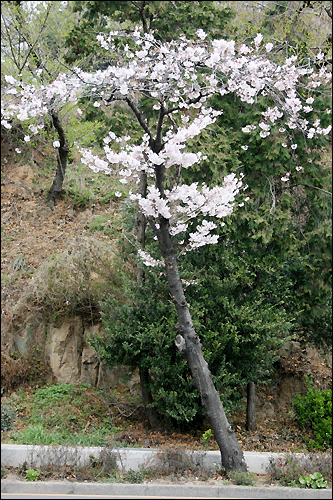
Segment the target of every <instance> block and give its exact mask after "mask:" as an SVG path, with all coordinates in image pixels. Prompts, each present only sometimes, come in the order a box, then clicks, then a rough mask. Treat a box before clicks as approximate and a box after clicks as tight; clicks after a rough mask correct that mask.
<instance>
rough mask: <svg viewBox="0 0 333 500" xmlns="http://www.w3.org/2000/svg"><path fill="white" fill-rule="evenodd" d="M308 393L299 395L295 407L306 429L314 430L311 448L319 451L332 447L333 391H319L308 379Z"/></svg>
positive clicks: (298, 417)
mask: <svg viewBox="0 0 333 500" xmlns="http://www.w3.org/2000/svg"><path fill="white" fill-rule="evenodd" d="M306 385H307V388H308V392H307V393H306V394H305V395H304V396H301V395H300V394H297V395H296V396H295V397H294V399H293V403H294V407H295V411H296V415H297V419H298V421H299V423H300V424H301V425H303V426H304V427H309V428H311V429H313V432H314V435H315V441H314V442H311V443H310V446H311V447H313V448H317V449H319V450H323V449H327V448H331V447H332V390H331V389H326V390H324V391H319V390H317V389H316V388H314V387H312V385H311V379H310V378H307V379H306Z"/></svg>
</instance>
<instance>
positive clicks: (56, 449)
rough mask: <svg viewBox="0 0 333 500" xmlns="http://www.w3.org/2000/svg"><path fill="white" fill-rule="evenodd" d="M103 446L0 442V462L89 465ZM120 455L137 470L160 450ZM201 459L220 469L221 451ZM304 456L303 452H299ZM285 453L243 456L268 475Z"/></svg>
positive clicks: (247, 453)
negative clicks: (272, 463)
mask: <svg viewBox="0 0 333 500" xmlns="http://www.w3.org/2000/svg"><path fill="white" fill-rule="evenodd" d="M102 449H103V448H102V447H80V446H78V447H67V446H37V445H36V446H35V445H23V444H1V465H2V466H11V467H20V466H21V465H22V464H23V463H24V462H27V464H28V466H32V465H33V466H34V467H40V466H41V465H46V464H47V463H50V462H51V463H52V462H53V461H55V460H56V461H57V462H58V463H59V464H68V465H70V464H73V463H76V464H78V465H85V464H88V463H89V461H90V458H89V457H90V456H91V455H93V456H94V458H96V459H98V458H99V455H100V452H101V450H102ZM113 451H114V452H115V453H116V456H117V462H118V466H119V467H120V468H121V469H122V470H124V472H126V471H128V470H129V469H132V470H138V469H139V466H140V465H146V466H147V465H149V464H150V463H152V462H153V461H154V458H155V457H156V455H157V453H158V452H159V451H160V449H153V448H118V449H114V450H113ZM192 453H193V454H194V455H195V454H197V456H198V458H201V459H202V465H203V467H204V468H206V469H208V470H211V469H213V470H214V469H216V468H219V466H220V464H221V455H220V452H219V451H207V452H192ZM299 455H302V454H299ZM283 456H284V453H265V452H263V453H260V452H255V451H245V452H244V457H245V461H246V463H247V465H248V471H249V472H255V473H257V474H265V472H266V467H267V466H268V464H269V458H270V457H275V458H278V457H283Z"/></svg>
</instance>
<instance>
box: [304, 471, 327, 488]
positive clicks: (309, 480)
mask: <svg viewBox="0 0 333 500" xmlns="http://www.w3.org/2000/svg"><path fill="white" fill-rule="evenodd" d="M299 482H300V484H301V488H312V489H314V490H316V489H318V488H327V481H326V480H325V479H324V478H323V476H322V475H321V474H320V472H314V473H313V474H310V475H309V476H301V477H300V478H299Z"/></svg>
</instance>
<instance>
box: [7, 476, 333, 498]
mask: <svg viewBox="0 0 333 500" xmlns="http://www.w3.org/2000/svg"><path fill="white" fill-rule="evenodd" d="M9 498H12V499H14V498H15V499H27V500H30V499H32V498H36V499H37V498H41V499H42V498H43V499H45V498H46V499H48V498H50V499H77V498H82V499H85V498H87V499H88V498H96V499H102V498H109V499H110V498H113V499H114V498H118V499H124V498H127V499H132V498H133V499H141V498H142V499H149V498H151V499H158V498H159V499H167V498H196V499H200V498H202V499H203V498H205V499H206V498H240V499H243V498H244V499H245V498H246V499H250V498H259V499H261V498H262V499H277V498H278V499H300V500H303V499H310V498H311V499H312V498H313V499H331V498H332V490H308V489H300V488H282V487H272V486H270V487H261V488H258V487H254V486H235V485H232V486H229V485H221V486H202V485H198V486H196V485H193V484H191V485H186V484H180V485H177V484H156V483H155V484H154V483H149V484H123V483H110V484H105V483H104V484H103V483H71V482H66V481H47V482H44V481H36V482H34V483H28V482H25V481H9V480H2V482H1V499H9Z"/></svg>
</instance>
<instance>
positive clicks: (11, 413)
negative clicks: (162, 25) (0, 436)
mask: <svg viewBox="0 0 333 500" xmlns="http://www.w3.org/2000/svg"><path fill="white" fill-rule="evenodd" d="M15 418H16V411H15V410H14V409H13V408H11V407H10V406H9V405H8V403H2V404H1V432H6V431H10V430H11V429H13V428H14V421H15Z"/></svg>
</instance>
